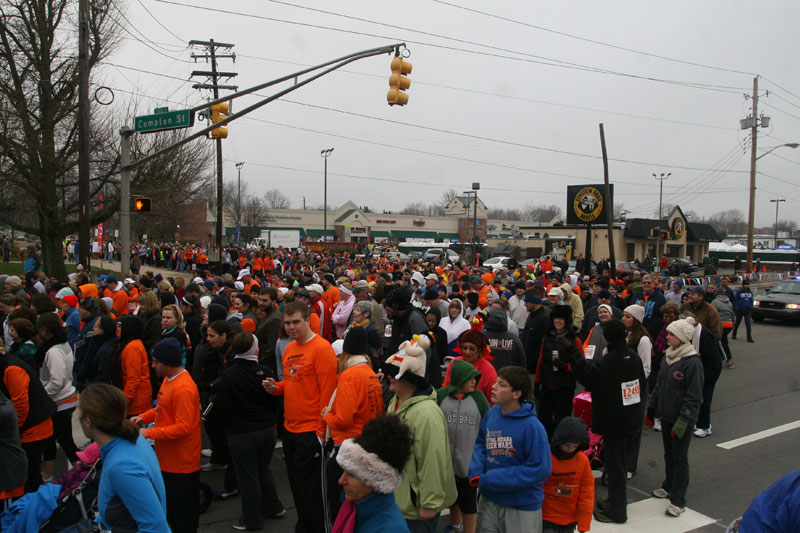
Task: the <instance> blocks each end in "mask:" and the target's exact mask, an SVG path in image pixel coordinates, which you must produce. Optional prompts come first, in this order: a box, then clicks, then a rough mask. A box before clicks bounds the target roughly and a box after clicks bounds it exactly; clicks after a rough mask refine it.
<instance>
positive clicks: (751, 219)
mask: <svg viewBox="0 0 800 533" xmlns="http://www.w3.org/2000/svg"><path fill="white" fill-rule="evenodd" d="M753 129H754V130H755V128H753ZM784 146H786V147H788V148H791V149H795V148H797V147H798V146H800V143H786V144H779V145H778V146H773V147H772V148H770V149H769V150H767V151H766V152H764V153H763V154H761V155H760V156H758V157H755V142H754V143H753V155H752V157H751V159H750V209H749V212H748V214H747V265H746V268H747V272H752V271H753V228H754V226H755V216H756V162H757V161H758V160H759V159H761V158H762V157H764V156H765V155H767V154H770V153H772V152H774V151H775V150H777V149H778V148H783V147H784Z"/></svg>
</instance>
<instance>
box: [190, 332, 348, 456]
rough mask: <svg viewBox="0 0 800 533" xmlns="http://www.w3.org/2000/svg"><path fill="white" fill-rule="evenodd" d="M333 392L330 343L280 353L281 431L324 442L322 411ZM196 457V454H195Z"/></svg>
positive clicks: (315, 340) (292, 346) (314, 340)
mask: <svg viewBox="0 0 800 533" xmlns="http://www.w3.org/2000/svg"><path fill="white" fill-rule="evenodd" d="M334 389H336V354H335V353H334V351H333V347H332V346H331V343H329V342H328V341H326V340H325V339H323V338H322V337H320V336H319V335H314V336H313V337H311V339H309V340H307V341H306V342H304V343H302V344H301V343H299V342H297V341H292V342H290V343H289V346H287V347H286V349H285V350H284V351H283V381H279V382H278V391H277V393H276V394H278V395H281V396H283V402H284V427H286V430H287V431H291V432H292V433H306V432H309V431H316V432H317V435H318V436H319V437H320V438H325V422H324V421H323V420H322V416H321V413H322V409H324V408H325V407H327V406H328V403H329V402H330V399H331V395H332V394H333V391H334ZM198 456H199V451H198Z"/></svg>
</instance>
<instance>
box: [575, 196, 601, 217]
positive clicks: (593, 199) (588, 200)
mask: <svg viewBox="0 0 800 533" xmlns="http://www.w3.org/2000/svg"><path fill="white" fill-rule="evenodd" d="M572 209H573V210H574V211H575V215H577V217H578V218H579V219H581V220H582V221H584V222H594V221H595V220H597V218H598V217H599V216H600V213H601V212H602V211H603V195H602V194H600V191H599V190H597V189H596V188H594V187H584V188H583V189H581V190H580V191H578V194H576V195H575V198H574V199H573V201H572Z"/></svg>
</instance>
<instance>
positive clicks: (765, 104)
mask: <svg viewBox="0 0 800 533" xmlns="http://www.w3.org/2000/svg"><path fill="white" fill-rule="evenodd" d="M759 103H760V104H761V105H763V106H767V107H771V108H772V109H774V110H775V111H778V112H779V113H783V114H784V115H789V116H790V117H792V118H795V119H797V120H800V117H798V116H797V115H793V114H791V113H789V112H788V111H784V110H783V109H781V108H780V107H777V106H774V105H772V104H768V103H766V102H764V101H760V102H759Z"/></svg>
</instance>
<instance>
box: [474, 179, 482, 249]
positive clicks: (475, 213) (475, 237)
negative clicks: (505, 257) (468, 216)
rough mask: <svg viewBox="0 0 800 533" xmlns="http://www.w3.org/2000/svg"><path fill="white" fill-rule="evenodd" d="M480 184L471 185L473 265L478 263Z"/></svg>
mask: <svg viewBox="0 0 800 533" xmlns="http://www.w3.org/2000/svg"><path fill="white" fill-rule="evenodd" d="M480 188H481V184H480V183H477V182H473V183H472V194H473V196H474V197H473V198H472V257H473V258H474V259H475V263H476V264H477V262H478V190H480Z"/></svg>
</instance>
